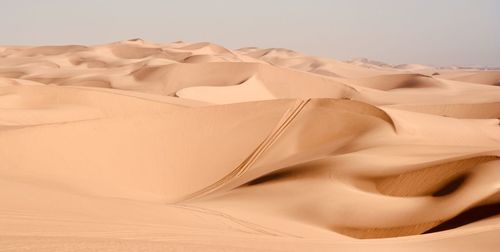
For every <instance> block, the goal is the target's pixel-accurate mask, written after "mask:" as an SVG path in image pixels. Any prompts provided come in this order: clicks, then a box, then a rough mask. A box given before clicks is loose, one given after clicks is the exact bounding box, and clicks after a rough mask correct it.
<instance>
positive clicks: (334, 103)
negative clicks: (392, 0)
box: [0, 39, 500, 251]
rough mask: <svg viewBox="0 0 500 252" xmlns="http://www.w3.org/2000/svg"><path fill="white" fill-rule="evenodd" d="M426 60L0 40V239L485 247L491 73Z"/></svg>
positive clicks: (21, 246)
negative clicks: (411, 62) (407, 62)
mask: <svg viewBox="0 0 500 252" xmlns="http://www.w3.org/2000/svg"><path fill="white" fill-rule="evenodd" d="M434 72H436V73H437V72H438V71H437V70H436V69H431V68H426V69H421V68H418V69H417V68H415V67H413V68H411V67H401V66H400V67H397V66H396V67H393V66H390V65H386V66H378V67H373V66H371V65H369V64H368V63H366V64H365V63H363V64H360V63H359V62H351V63H348V62H347V63H346V62H340V61H336V60H330V59H321V58H315V57H310V56H305V55H302V54H300V53H297V52H293V51H291V50H287V49H259V48H245V49H240V50H235V51H233V50H229V49H226V48H224V47H221V46H219V45H215V44H211V43H194V44H190V43H184V42H175V43H170V44H154V43H148V42H145V41H143V40H141V39H133V40H128V41H122V42H116V43H112V44H107V45H95V46H79V45H68V46H41V47H2V48H0V202H1V204H0V251H89V250H99V251H137V250H147V251H164V250H169V249H176V248H179V249H180V248H182V249H185V250H188V251H189V250H192V251H197V250H206V249H212V250H216V251H220V250H230V251H259V250H261V251H269V250H277V251H291V250H298V251H327V250H342V251H374V250H375V251H402V250H404V251H429V250H432V251H472V250H481V251H496V250H497V249H498V246H499V243H498V239H497V237H498V236H499V235H500V218H499V215H498V214H499V211H500V207H499V203H500V126H499V125H500V121H499V117H500V114H499V112H500V109H499V108H500V107H499V104H500V88H499V87H498V86H497V85H496V79H495V78H497V77H498V76H497V75H498V74H497V72H495V71H489V72H484V71H462V70H460V69H458V70H446V71H444V70H443V71H441V70H439V73H438V74H435V75H433V74H430V73H434ZM361 239H365V240H361Z"/></svg>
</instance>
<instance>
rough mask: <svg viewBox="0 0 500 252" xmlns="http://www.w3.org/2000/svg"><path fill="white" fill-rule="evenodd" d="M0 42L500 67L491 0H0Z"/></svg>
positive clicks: (498, 12)
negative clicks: (251, 49) (283, 52)
mask: <svg viewBox="0 0 500 252" xmlns="http://www.w3.org/2000/svg"><path fill="white" fill-rule="evenodd" d="M1 3H2V5H1V8H2V14H1V15H0V31H1V32H0V44H2V45H47V44H103V43H109V42H115V41H119V40H126V39H131V38H142V39H144V40H146V41H151V42H157V43H160V42H173V41H177V40H182V41H186V42H201V41H209V42H213V43H216V44H220V45H222V46H225V47H227V48H230V49H237V48H241V47H248V46H256V47H263V48H269V47H280V48H288V49H292V50H295V51H299V52H302V53H305V54H309V55H314V56H321V57H328V58H335V59H341V60H346V59H352V58H359V57H365V58H369V59H373V60H380V61H384V62H387V63H391V64H403V63H419V64H430V65H435V66H449V65H463V66H490V67H499V66H500V0H433V1H431V0H252V1H248V0H198V1H194V0H175V1H174V0H43V1H42V0H2V1H1Z"/></svg>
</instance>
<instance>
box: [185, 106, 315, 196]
mask: <svg viewBox="0 0 500 252" xmlns="http://www.w3.org/2000/svg"><path fill="white" fill-rule="evenodd" d="M310 100H311V99H306V100H298V102H297V104H296V105H295V106H294V107H293V108H291V109H289V110H288V111H287V112H285V114H284V116H283V117H282V119H281V120H280V123H279V124H278V127H277V128H276V129H275V130H273V131H272V132H271V134H270V135H268V136H267V137H266V138H265V139H264V141H262V143H260V144H259V146H257V148H256V149H255V150H254V151H253V152H252V153H251V154H250V156H248V157H247V158H246V159H245V160H244V161H243V162H242V163H241V164H240V165H238V166H237V167H236V168H235V169H234V170H232V171H231V172H230V173H229V174H227V175H226V176H224V177H223V178H221V179H220V180H218V181H216V182H215V183H213V184H211V185H209V186H207V187H205V188H203V189H201V190H199V191H197V192H194V193H192V194H190V195H188V196H186V197H185V199H184V200H181V201H185V200H193V199H196V198H199V197H201V196H203V195H206V194H209V193H211V192H213V191H215V190H217V189H219V188H221V187H222V186H224V185H225V184H227V183H228V182H229V181H231V180H232V179H234V178H237V177H240V176H241V175H242V174H243V173H245V172H246V171H247V170H248V168H249V167H250V166H251V165H252V164H254V163H255V161H256V160H257V159H258V158H259V157H260V156H261V155H262V154H263V153H264V152H265V151H266V150H268V149H269V147H270V146H272V144H274V142H275V141H276V140H277V139H278V138H279V137H280V136H281V135H282V133H283V132H284V131H285V130H286V128H287V127H288V126H289V125H290V123H291V122H292V121H293V120H294V119H295V118H296V117H297V115H298V114H299V113H300V112H301V111H302V110H303V109H304V107H305V106H306V105H307V104H308V103H309V101H310Z"/></svg>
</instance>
